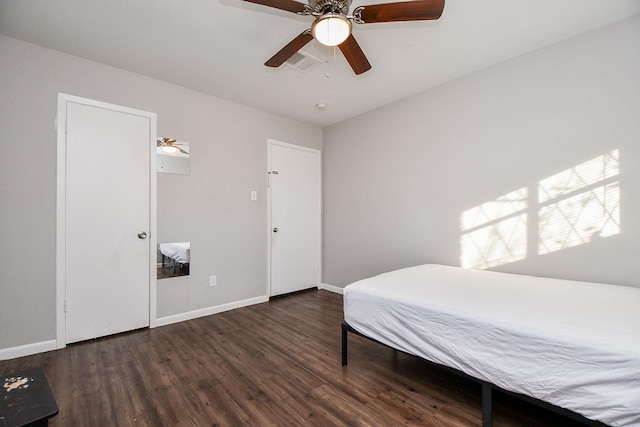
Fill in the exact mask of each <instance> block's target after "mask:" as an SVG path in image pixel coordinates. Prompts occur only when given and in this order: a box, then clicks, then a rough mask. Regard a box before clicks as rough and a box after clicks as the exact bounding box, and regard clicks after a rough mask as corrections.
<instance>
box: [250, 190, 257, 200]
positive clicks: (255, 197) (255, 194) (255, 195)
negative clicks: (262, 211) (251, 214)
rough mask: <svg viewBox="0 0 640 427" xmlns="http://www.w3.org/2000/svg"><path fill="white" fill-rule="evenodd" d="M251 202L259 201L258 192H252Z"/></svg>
mask: <svg viewBox="0 0 640 427" xmlns="http://www.w3.org/2000/svg"><path fill="white" fill-rule="evenodd" d="M251 200H258V192H257V191H255V190H254V191H252V192H251Z"/></svg>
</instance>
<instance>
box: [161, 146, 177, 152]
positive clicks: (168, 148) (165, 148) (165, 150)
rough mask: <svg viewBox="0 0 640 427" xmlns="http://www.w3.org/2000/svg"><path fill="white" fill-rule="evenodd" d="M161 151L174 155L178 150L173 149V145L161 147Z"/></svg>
mask: <svg viewBox="0 0 640 427" xmlns="http://www.w3.org/2000/svg"><path fill="white" fill-rule="evenodd" d="M162 151H164V152H165V153H175V152H176V151H178V148H177V147H174V146H173V145H164V146H163V147H162Z"/></svg>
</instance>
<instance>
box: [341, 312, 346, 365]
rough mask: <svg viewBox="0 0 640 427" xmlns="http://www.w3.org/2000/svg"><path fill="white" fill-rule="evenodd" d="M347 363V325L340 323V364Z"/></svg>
mask: <svg viewBox="0 0 640 427" xmlns="http://www.w3.org/2000/svg"><path fill="white" fill-rule="evenodd" d="M346 365H347V325H345V324H344V323H343V324H342V366H346Z"/></svg>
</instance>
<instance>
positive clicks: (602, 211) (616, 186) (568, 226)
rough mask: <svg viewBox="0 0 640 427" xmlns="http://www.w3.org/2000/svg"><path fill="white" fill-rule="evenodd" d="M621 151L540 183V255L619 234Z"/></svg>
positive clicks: (603, 156) (608, 154) (600, 157)
mask: <svg viewBox="0 0 640 427" xmlns="http://www.w3.org/2000/svg"><path fill="white" fill-rule="evenodd" d="M619 174H620V160H619V153H618V150H614V151H612V152H610V153H607V154H603V155H602V156H599V157H596V158H595V159H592V160H590V161H588V162H585V163H582V164H580V165H578V166H576V167H574V168H572V169H568V170H566V171H563V172H561V173H559V174H557V175H554V176H551V177H549V178H546V179H544V180H542V181H540V184H539V187H538V194H539V203H540V206H541V207H540V211H539V214H538V218H539V242H538V253H539V254H541V255H542V254H546V253H550V252H555V251H559V250H561V249H565V248H570V247H572V246H577V245H581V244H584V243H588V242H590V241H591V240H593V239H595V238H598V237H609V236H613V235H616V234H620V181H619V180H618V175H619Z"/></svg>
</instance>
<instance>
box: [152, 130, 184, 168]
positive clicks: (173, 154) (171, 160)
mask: <svg viewBox="0 0 640 427" xmlns="http://www.w3.org/2000/svg"><path fill="white" fill-rule="evenodd" d="M156 145H157V147H156V150H157V156H156V171H157V172H162V173H175V174H180V175H189V173H190V167H189V156H190V155H189V152H190V151H189V150H190V148H189V143H188V142H186V141H179V140H177V139H175V138H158V140H157V144H156Z"/></svg>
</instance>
